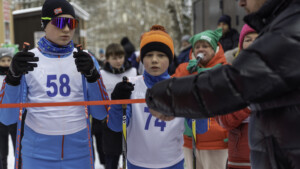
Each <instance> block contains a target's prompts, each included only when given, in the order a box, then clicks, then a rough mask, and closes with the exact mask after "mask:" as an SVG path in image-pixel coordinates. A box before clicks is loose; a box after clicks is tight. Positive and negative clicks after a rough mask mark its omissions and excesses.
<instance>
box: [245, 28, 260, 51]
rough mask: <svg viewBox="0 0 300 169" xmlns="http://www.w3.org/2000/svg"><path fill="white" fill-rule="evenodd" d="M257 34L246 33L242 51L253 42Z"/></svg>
mask: <svg viewBox="0 0 300 169" xmlns="http://www.w3.org/2000/svg"><path fill="white" fill-rule="evenodd" d="M257 36H258V33H254V32H253V33H248V34H247V35H246V36H245V38H244V41H243V49H247V48H248V47H249V46H250V45H251V44H252V43H253V41H254V40H255V39H256V38H257Z"/></svg>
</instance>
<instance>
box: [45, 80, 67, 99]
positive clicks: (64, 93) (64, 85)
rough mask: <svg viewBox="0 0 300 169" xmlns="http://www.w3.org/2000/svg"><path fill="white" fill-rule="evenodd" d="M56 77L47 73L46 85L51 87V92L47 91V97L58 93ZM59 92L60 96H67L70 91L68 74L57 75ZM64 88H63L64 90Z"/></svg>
mask: <svg viewBox="0 0 300 169" xmlns="http://www.w3.org/2000/svg"><path fill="white" fill-rule="evenodd" d="M56 79H57V77H56V75H48V76H47V87H48V88H52V89H53V90H52V91H53V92H51V90H48V91H47V95H48V96H49V97H55V96H56V95H57V94H58V85H57V84H56V81H57V80H56ZM59 83H60V86H59V93H60V95H61V96H65V97H66V96H69V95H70V93H71V87H70V86H69V83H70V78H69V76H68V75H66V74H62V75H61V76H60V77H59ZM64 89H65V90H64Z"/></svg>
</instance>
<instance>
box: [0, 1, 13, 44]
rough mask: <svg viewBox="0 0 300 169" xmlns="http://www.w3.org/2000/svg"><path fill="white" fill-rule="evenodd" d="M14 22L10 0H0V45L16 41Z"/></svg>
mask: <svg viewBox="0 0 300 169" xmlns="http://www.w3.org/2000/svg"><path fill="white" fill-rule="evenodd" d="M13 28H14V23H13V17H12V10H11V2H10V1H9V0H0V46H2V44H13V43H14V32H13Z"/></svg>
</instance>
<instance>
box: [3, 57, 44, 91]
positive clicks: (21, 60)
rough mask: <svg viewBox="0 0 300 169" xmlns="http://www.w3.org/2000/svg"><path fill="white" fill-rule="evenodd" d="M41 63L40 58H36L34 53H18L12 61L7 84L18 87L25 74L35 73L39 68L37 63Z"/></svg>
mask: <svg viewBox="0 0 300 169" xmlns="http://www.w3.org/2000/svg"><path fill="white" fill-rule="evenodd" d="M37 61H39V58H38V57H34V53H32V52H18V53H17V54H16V55H15V56H14V57H13V59H12V61H11V64H10V67H9V71H8V75H7V76H6V78H5V81H6V83H7V84H10V85H13V86H17V85H19V84H20V80H21V77H22V75H23V74H26V73H28V72H29V71H33V69H34V67H37V64H36V63H32V62H37Z"/></svg>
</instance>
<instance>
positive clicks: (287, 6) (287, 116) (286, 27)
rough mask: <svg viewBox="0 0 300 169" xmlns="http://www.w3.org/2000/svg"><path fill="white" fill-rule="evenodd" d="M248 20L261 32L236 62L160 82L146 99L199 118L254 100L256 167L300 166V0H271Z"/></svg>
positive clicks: (154, 106)
mask: <svg viewBox="0 0 300 169" xmlns="http://www.w3.org/2000/svg"><path fill="white" fill-rule="evenodd" d="M291 1H293V2H291ZM245 21H246V22H247V23H248V24H249V25H250V26H251V27H253V28H255V29H256V30H257V31H258V32H259V33H260V35H259V37H258V38H257V39H256V41H255V42H254V43H253V44H252V45H251V46H250V47H249V48H247V49H246V50H244V51H242V52H241V53H240V55H239V57H237V59H235V61H234V62H233V65H232V66H230V65H225V66H221V67H218V68H215V69H212V70H209V71H206V72H204V73H201V74H199V75H194V76H189V77H184V78H180V79H175V78H173V79H170V80H166V81H163V82H160V83H158V84H156V85H155V86H153V87H152V89H149V90H148V91H147V95H146V101H147V104H148V106H149V108H152V109H154V110H157V111H160V112H162V113H164V114H166V115H173V116H184V117H194V118H206V117H212V116H216V115H222V114H226V113H230V112H233V111H236V110H239V109H242V108H244V107H246V106H248V105H250V107H251V109H252V112H253V113H252V115H251V122H250V133H249V134H250V135H249V138H250V149H251V164H252V168H254V169H268V168H273V169H290V168H295V169H296V168H297V169H299V168H300V134H299V132H300V123H299V121H300V68H299V67H300V0H267V2H266V3H265V4H264V6H263V7H262V8H261V9H260V10H259V11H258V12H257V13H254V14H251V15H248V16H246V17H245Z"/></svg>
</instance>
